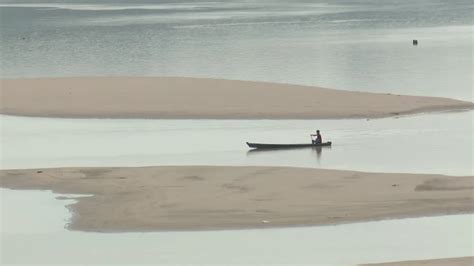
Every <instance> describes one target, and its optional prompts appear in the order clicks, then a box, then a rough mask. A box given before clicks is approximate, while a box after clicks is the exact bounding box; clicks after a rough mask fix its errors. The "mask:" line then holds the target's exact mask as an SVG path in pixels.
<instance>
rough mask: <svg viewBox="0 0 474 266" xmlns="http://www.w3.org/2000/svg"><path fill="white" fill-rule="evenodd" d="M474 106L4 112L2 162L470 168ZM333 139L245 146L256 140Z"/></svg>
mask: <svg viewBox="0 0 474 266" xmlns="http://www.w3.org/2000/svg"><path fill="white" fill-rule="evenodd" d="M473 115H474V112H472V111H470V112H458V113H440V114H429V115H418V116H408V117H400V118H387V119H376V120H364V119H356V120H276V121H272V120H146V119H57V118H54V119H51V118H27V117H14V116H3V115H2V116H0V123H1V128H2V132H1V133H2V134H1V139H0V145H1V150H0V151H1V152H0V156H1V157H0V159H1V160H0V162H1V168H3V169H10V168H40V167H43V168H46V167H65V166H145V165H272V166H297V167H314V168H327V169H345V170H359V171H371V172H408V173H435V174H448V175H473V165H474V164H473V154H472V153H473V151H474V134H473V131H472V125H473V124H474V123H473V121H474V116H473ZM317 128H319V129H321V130H322V133H323V137H324V138H325V140H330V141H332V142H333V146H332V147H331V148H322V149H319V150H317V149H312V148H304V149H296V150H281V151H261V152H259V151H249V148H248V147H247V145H246V144H245V142H246V141H250V142H269V143H306V142H309V141H310V138H309V134H310V133H312V132H314V130H315V129H317Z"/></svg>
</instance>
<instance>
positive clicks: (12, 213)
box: [0, 189, 474, 266]
mask: <svg viewBox="0 0 474 266" xmlns="http://www.w3.org/2000/svg"><path fill="white" fill-rule="evenodd" d="M0 196H1V209H0V212H1V214H2V216H1V217H2V218H1V219H0V222H1V224H0V233H1V243H2V246H1V256H0V257H1V258H0V263H1V264H2V265H14V264H15V265H16V264H25V265H38V264H45V265H51V264H60V265H65V264H68V265H69V264H72V263H75V264H81V265H83V264H106V263H120V264H129V265H137V264H145V263H150V264H155V265H156V264H159V265H180V264H192V265H210V264H218V265H230V264H233V265H234V264H235V265H265V264H267V265H270V264H272V265H276V264H278V265H281V264H287V265H306V264H307V265H328V266H331V265H333V266H336V265H337V266H339V265H356V264H359V263H367V262H382V261H396V260H408V259H430V258H443V257H460V256H472V255H474V252H473V250H474V249H473V243H472V239H473V237H474V235H473V230H474V228H473V218H474V215H471V214H469V215H452V216H441V217H427V218H416V219H402V220H390V221H379V222H366V223H354V224H345V225H337V226H320V227H301V228H281V229H265V230H230V231H229V230H222V231H205V232H156V233H111V234H109V233H108V234H100V233H84V232H76V231H74V232H73V231H68V230H66V229H65V228H64V224H65V223H66V221H67V219H68V218H69V217H70V214H69V213H68V211H67V209H66V208H64V205H65V204H70V203H71V202H72V201H71V200H56V199H54V197H57V196H62V195H58V194H53V193H51V192H48V191H15V190H8V189H0ZM295 245H297V248H295ZM25 254H28V256H25Z"/></svg>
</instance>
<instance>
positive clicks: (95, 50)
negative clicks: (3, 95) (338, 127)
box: [0, 0, 474, 101]
mask: <svg viewBox="0 0 474 266" xmlns="http://www.w3.org/2000/svg"><path fill="white" fill-rule="evenodd" d="M473 11H474V5H473V3H472V1H470V0H399V1H377V0H361V1H348V0H331V1H328V0H326V1H324V0H318V1H305V0H297V1H281V0H271V1H257V0H253V1H252V0H251V1H241V0H233V1H223V0H219V1H211V2H210V1H160V0H156V1H143V0H142V1H108V0H101V1H84V0H67V1H51V0H49V1H48V0H45V1H41V3H38V2H37V1H36V2H32V1H17V0H15V1H9V0H0V23H1V25H2V26H1V27H0V38H1V41H2V45H0V77H3V78H5V77H10V78H12V77H13V78H23V77H51V76H111V75H112V76H113V75H120V76H124V75H125V76H195V77H214V78H228V79H242V80H260V81H271V82H284V83H295V84H305V85H315V86H325V87H329V88H338V89H346V90H362V91H372V92H391V93H400V94H415V95H430V96H444V97H452V98H458V99H464V100H470V101H472V99H473V98H472V86H473V77H474V75H473V73H474V70H473V64H472V48H473V46H472V32H473V28H474V27H473V20H472V13H473ZM413 39H418V40H419V45H418V46H412V40H413Z"/></svg>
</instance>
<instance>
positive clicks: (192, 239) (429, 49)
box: [0, 0, 474, 266]
mask: <svg viewBox="0 0 474 266" xmlns="http://www.w3.org/2000/svg"><path fill="white" fill-rule="evenodd" d="M473 11H474V4H473V3H472V1H469V0H399V1H388V0H361V1H349V0H332V1H322V0H315V1H305V0H296V1H280V0H273V1H256V0H255V1H252V0H250V1H244V0H229V1H223V0H218V1H202V0H198V1H182V0H175V1H163V0H155V1H151V0H148V1H144V0H139V1H125V0H119V1H112V0H98V1H92V0H63V1H59V0H58V1H51V0H46V1H24V0H15V1H13V0H0V39H1V45H0V78H26V77H67V76H192V77H213V78H227V79H241V80H256V81H270V82H283V83H293V84H303V85H314V86H324V87H329V88H337V89H345V90H356V91H369V92H383V93H394V94H411V95H426V96H442V97H451V98H456V99H462V100H468V101H472V100H473V94H472V88H473V77H474V75H473V73H474V71H473V56H472V51H473V50H472V44H473V42H472V37H473V35H472V32H473V29H474V27H473V24H474V23H473V20H472V14H473ZM413 39H418V41H419V44H418V45H417V46H413V45H412V40H413ZM0 123H1V125H0V127H1V134H0V145H1V146H0V156H1V158H0V166H1V168H2V169H10V168H32V167H65V166H143V165H185V164H186V165H188V164H195V165H273V166H298V167H314V168H330V169H347V170H359V171H372V172H410V173H438V174H448V175H472V174H473V167H472V166H473V150H474V149H473V143H474V141H473V128H472V125H473V112H472V111H470V112H461V113H439V114H430V115H417V116H408V117H400V118H387V119H376V120H361V119H357V120H278V121H270V120H140V119H133V120H121V119H117V120H108V119H104V120H98V119H97V120H96V119H87V120H86V119H49V118H26V117H13V116H4V115H1V116H0ZM316 129H320V130H322V133H323V137H324V138H325V140H331V141H333V143H334V145H333V147H332V148H330V149H320V150H313V149H300V150H288V151H275V152H250V151H249V150H248V148H247V147H246V146H245V142H246V141H252V142H274V143H287V142H292V143H300V142H307V141H309V136H308V135H309V133H311V132H313V131H314V130H316ZM56 196H57V195H55V194H52V193H50V192H45V191H28V192H26V191H11V190H6V189H1V190H0V199H1V210H0V212H1V219H0V229H1V230H0V231H1V232H0V233H1V248H0V251H1V253H0V263H1V264H2V265H13V264H26V265H38V264H45V265H50V264H53V263H56V264H59V265H65V264H68V265H70V264H73V263H78V264H89V265H93V264H99V265H103V264H106V263H121V264H129V265H136V264H140V263H142V264H145V263H149V264H160V265H176V264H202V265H209V264H226V265H228V264H237V265H239V264H240V265H252V264H253V265H264V264H288V265H295V264H300V265H303V264H308V265H315V264H316V265H338V266H339V265H355V264H358V263H367V262H382V261H396V260H409V259H430V258H441V257H458V256H469V255H470V256H472V255H474V254H473V252H472V250H473V242H472V239H473V237H474V236H473V233H472V232H473V221H472V219H473V216H472V215H455V216H442V217H431V218H416V219H403V220H391V221H378V222H369V223H355V224H347V225H338V226H323V227H306V228H286V229H269V230H237V231H225V230H224V231H206V232H159V233H118V234H96V233H83V232H71V231H68V230H65V229H64V228H63V226H64V224H65V223H67V222H68V219H69V218H70V214H69V213H68V212H67V210H66V208H64V204H67V203H71V201H70V200H69V201H67V200H62V201H60V200H56V199H55V197H56Z"/></svg>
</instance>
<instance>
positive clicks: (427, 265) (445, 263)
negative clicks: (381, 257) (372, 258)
mask: <svg viewBox="0 0 474 266" xmlns="http://www.w3.org/2000/svg"><path fill="white" fill-rule="evenodd" d="M364 265H365V266H423V265H424V266H472V265H474V257H462V258H449V259H436V260H413V261H400V262H390V263H377V264H364Z"/></svg>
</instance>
